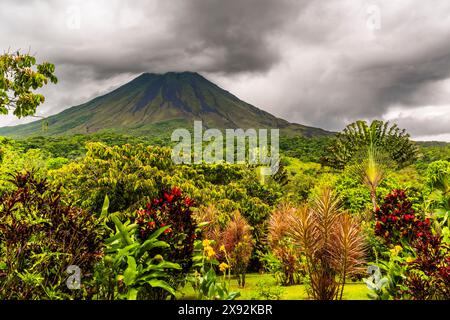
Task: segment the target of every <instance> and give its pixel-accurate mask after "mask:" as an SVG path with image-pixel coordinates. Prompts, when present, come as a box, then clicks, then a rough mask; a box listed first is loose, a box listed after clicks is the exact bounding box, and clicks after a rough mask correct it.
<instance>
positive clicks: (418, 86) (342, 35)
mask: <svg viewBox="0 0 450 320" xmlns="http://www.w3.org/2000/svg"><path fill="white" fill-rule="evenodd" d="M8 49H10V50H15V49H22V50H23V51H28V50H30V52H31V53H33V54H36V55H37V58H38V60H39V61H43V60H46V61H51V62H53V63H55V64H56V67H57V75H58V77H59V80H60V81H59V83H58V84H57V85H50V86H48V87H47V88H45V89H44V90H43V92H44V94H45V95H46V98H47V101H46V102H45V104H44V105H43V106H41V108H40V112H39V114H40V115H51V114H55V113H57V112H59V111H61V110H63V109H65V108H68V107H70V106H73V105H77V104H80V103H83V102H86V101H87V100H89V99H90V98H93V97H95V96H97V95H99V94H102V93H106V92H108V91H110V90H111V89H113V88H116V87H117V86H119V85H120V84H123V83H125V82H127V81H129V80H131V79H133V78H134V77H136V76H137V75H139V74H140V73H143V72H167V71H186V70H187V71H196V72H199V73H201V74H203V75H204V76H205V77H207V78H208V79H210V80H212V81H213V82H215V83H217V84H218V85H219V86H221V87H223V88H224V89H226V90H229V91H231V92H232V93H234V94H235V95H237V96H238V97H239V98H241V99H243V100H245V101H247V102H249V103H252V104H254V105H256V106H257V107H259V108H261V109H264V110H266V111H269V112H271V113H273V114H275V115H277V116H279V117H282V118H285V119H287V120H289V121H291V122H298V123H302V124H306V125H311V126H316V127H322V128H325V129H329V130H341V129H342V128H343V127H345V125H346V124H348V123H349V122H351V121H354V120H356V119H368V120H371V119H375V118H378V119H384V120H391V121H395V122H397V123H398V124H399V125H400V126H401V127H404V128H406V129H407V130H408V131H409V132H410V133H411V135H412V136H413V137H414V138H416V139H420V140H446V141H450V1H448V0H429V1H420V0H409V1H408V0H396V1H390V0H367V1H363V0H361V1H360V0H336V1H317V0H316V1H310V0H236V1H234V0H233V1H231V0H171V1H148V0H147V1H136V0H134V1H119V0H113V1H111V0H105V1H102V0H97V1H75V0H72V1H70V0H69V1H61V0H53V1H37V0H36V1H31V0H30V1H15V0H1V4H0V50H2V51H7V50H8ZM28 121H29V120H28ZM15 123H18V122H17V120H15V119H14V118H13V117H9V116H8V117H5V116H0V125H11V124H15Z"/></svg>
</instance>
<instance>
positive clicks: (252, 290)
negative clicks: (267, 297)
mask: <svg viewBox="0 0 450 320" xmlns="http://www.w3.org/2000/svg"><path fill="white" fill-rule="evenodd" d="M246 282H247V283H246V285H245V288H243V289H242V288H238V286H237V281H236V280H235V279H231V291H239V292H240V293H241V296H240V297H239V298H238V300H252V299H258V300H260V299H262V298H261V297H258V287H257V284H258V283H265V284H266V285H268V286H271V287H273V288H274V289H275V288H276V282H275V279H274V278H273V277H272V275H270V274H257V273H252V274H248V275H247V278H246ZM281 290H282V292H283V293H282V294H281V300H306V299H308V295H307V293H306V289H305V286H304V285H295V286H288V287H281ZM367 293H369V289H368V288H367V286H366V285H365V284H364V283H362V282H350V283H347V284H346V285H345V288H344V296H343V299H344V300H367V299H368V297H367ZM177 298H178V299H184V300H193V299H196V296H195V293H194V290H193V289H192V287H190V286H187V287H185V288H184V289H182V290H181V292H180V293H179V294H178V295H177Z"/></svg>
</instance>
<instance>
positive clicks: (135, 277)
mask: <svg viewBox="0 0 450 320" xmlns="http://www.w3.org/2000/svg"><path fill="white" fill-rule="evenodd" d="M111 219H112V221H113V222H114V224H115V229H116V230H115V232H112V234H111V237H110V238H109V239H107V240H106V243H107V247H106V253H107V255H106V256H105V258H104V259H103V261H102V262H101V263H100V264H98V265H97V268H96V272H95V276H96V277H95V279H96V284H97V290H96V298H97V299H107V300H115V299H126V300H136V299H152V300H154V299H166V298H167V297H168V296H169V295H172V296H174V295H175V289H174V288H173V287H172V286H171V285H170V284H169V283H168V282H167V280H170V271H172V270H179V269H181V267H180V266H179V265H178V264H176V263H172V262H169V261H166V260H165V259H164V258H163V257H162V256H161V255H160V254H159V250H160V249H161V248H168V247H169V244H167V243H166V242H164V241H161V240H159V239H158V238H159V237H161V235H162V234H164V232H165V231H166V230H168V228H169V227H168V226H166V227H162V228H159V229H157V230H155V231H154V232H152V233H151V234H149V235H148V237H147V239H146V240H145V241H144V240H142V241H141V240H140V238H139V236H138V234H137V225H136V224H130V223H129V221H127V223H125V224H122V223H121V222H120V221H119V219H118V218H117V216H114V215H113V216H112V218H111Z"/></svg>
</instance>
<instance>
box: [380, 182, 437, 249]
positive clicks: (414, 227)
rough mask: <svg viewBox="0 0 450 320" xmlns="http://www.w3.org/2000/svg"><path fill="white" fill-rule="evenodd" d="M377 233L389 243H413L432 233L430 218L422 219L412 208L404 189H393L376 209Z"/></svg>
mask: <svg viewBox="0 0 450 320" xmlns="http://www.w3.org/2000/svg"><path fill="white" fill-rule="evenodd" d="M375 219H376V224H375V234H376V235H378V236H381V237H383V238H384V240H385V241H386V243H387V244H397V243H401V242H404V241H406V242H408V243H411V242H412V241H413V240H415V239H426V238H427V237H428V236H430V235H431V227H430V220H429V219H425V220H423V219H421V218H420V217H419V216H418V215H416V213H415V212H414V209H413V208H412V203H411V201H409V200H408V198H407V196H406V192H405V191H404V190H393V191H392V192H391V193H389V194H388V195H387V196H386V197H385V198H384V203H383V205H382V206H381V207H380V208H377V209H376V210H375Z"/></svg>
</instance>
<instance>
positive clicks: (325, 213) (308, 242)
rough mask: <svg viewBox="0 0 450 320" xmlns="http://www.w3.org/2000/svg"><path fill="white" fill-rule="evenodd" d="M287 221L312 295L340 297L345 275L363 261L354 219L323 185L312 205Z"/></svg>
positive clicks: (323, 298)
mask: <svg viewBox="0 0 450 320" xmlns="http://www.w3.org/2000/svg"><path fill="white" fill-rule="evenodd" d="M289 224H290V225H291V229H290V231H289V234H290V237H291V238H292V240H293V241H294V243H295V244H296V245H297V248H298V250H299V252H300V254H302V255H304V257H305V261H306V269H307V273H308V275H309V279H310V285H311V294H312V298H314V299H318V300H332V299H342V294H343V290H344V286H345V280H346V278H347V276H348V275H350V274H353V273H355V272H356V271H357V270H358V267H359V266H360V265H362V263H363V258H364V251H365V250H364V239H363V237H362V235H361V232H360V229H359V224H358V222H357V221H356V220H355V219H354V218H353V217H351V216H350V215H348V214H347V213H343V212H342V211H341V210H340V207H339V201H338V199H337V197H336V196H335V195H334V194H333V192H332V191H331V189H330V188H328V187H325V188H323V189H322V190H321V193H320V194H319V195H318V196H317V197H316V198H315V200H314V203H313V205H312V206H305V207H303V208H300V209H299V210H298V211H297V214H296V215H291V216H290V217H289Z"/></svg>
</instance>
